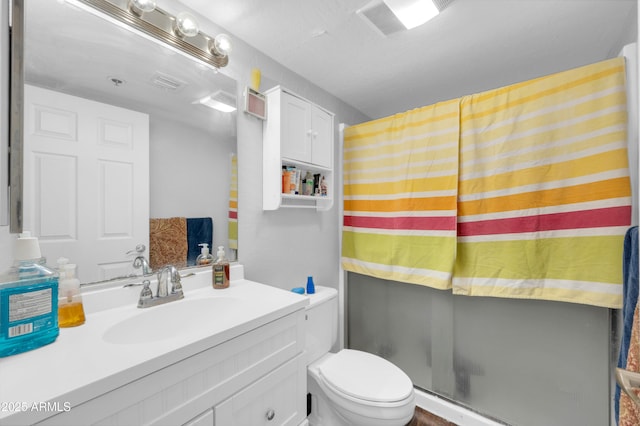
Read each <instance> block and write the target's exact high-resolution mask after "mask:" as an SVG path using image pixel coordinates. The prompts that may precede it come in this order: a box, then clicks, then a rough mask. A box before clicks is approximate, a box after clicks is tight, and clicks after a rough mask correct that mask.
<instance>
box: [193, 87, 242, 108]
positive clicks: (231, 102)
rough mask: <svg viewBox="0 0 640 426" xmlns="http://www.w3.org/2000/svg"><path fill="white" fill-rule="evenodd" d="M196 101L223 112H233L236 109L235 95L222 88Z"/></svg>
mask: <svg viewBox="0 0 640 426" xmlns="http://www.w3.org/2000/svg"><path fill="white" fill-rule="evenodd" d="M195 103H199V104H201V105H204V106H207V107H209V108H213V109H216V110H218V111H222V112H233V111H235V110H236V98H235V96H233V95H231V94H230V93H227V92H224V91H222V90H218V91H217V92H215V93H213V94H211V95H209V96H205V97H204V98H202V99H200V100H199V101H197V102H195Z"/></svg>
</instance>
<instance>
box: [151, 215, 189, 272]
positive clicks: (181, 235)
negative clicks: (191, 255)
mask: <svg viewBox="0 0 640 426" xmlns="http://www.w3.org/2000/svg"><path fill="white" fill-rule="evenodd" d="M149 246H150V247H149V263H150V265H151V268H153V270H156V269H158V268H161V267H163V266H165V265H173V266H175V267H177V268H182V267H185V266H186V265H187V251H188V246H187V219H186V218H184V217H170V218H166V219H149Z"/></svg>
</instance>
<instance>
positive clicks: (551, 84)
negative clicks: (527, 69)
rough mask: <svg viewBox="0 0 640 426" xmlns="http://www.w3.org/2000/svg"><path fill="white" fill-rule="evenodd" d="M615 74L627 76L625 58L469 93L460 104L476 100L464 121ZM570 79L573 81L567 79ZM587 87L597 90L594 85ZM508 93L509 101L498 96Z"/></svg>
mask: <svg viewBox="0 0 640 426" xmlns="http://www.w3.org/2000/svg"><path fill="white" fill-rule="evenodd" d="M578 75H581V76H578ZM612 76H613V77H617V78H618V79H619V80H618V81H621V79H622V78H624V77H623V76H624V58H614V59H610V60H608V61H602V62H599V63H596V64H592V65H587V66H585V67H581V68H577V69H574V70H569V71H564V72H560V73H556V74H551V75H548V76H544V77H540V78H537V79H533V80H529V81H526V82H523V83H518V84H513V85H510V86H506V87H503V88H500V89H495V90H490V91H487V92H484V93H480V94H477V95H473V96H469V97H466V98H463V100H462V103H461V105H462V108H463V110H464V108H465V107H466V106H467V104H468V103H473V112H469V113H467V114H464V115H462V121H466V120H476V119H478V118H481V117H486V116H490V115H494V114H497V113H499V112H500V111H502V110H504V109H510V108H514V107H516V106H521V105H524V104H526V103H529V102H532V101H535V100H538V99H541V98H545V97H549V96H553V95H556V94H557V93H558V92H561V91H566V90H570V89H574V88H578V87H580V86H582V85H585V84H589V83H594V82H596V81H597V80H600V79H606V78H608V77H612ZM568 79H569V80H570V81H567V80H568ZM605 83H607V84H610V80H605ZM585 87H586V86H585ZM587 89H588V90H592V91H593V90H594V88H593V86H591V87H588V88H587ZM506 96H508V102H506V101H504V102H499V101H497V100H496V98H500V97H506ZM483 102H487V104H485V105H484V106H483V105H482V103H483Z"/></svg>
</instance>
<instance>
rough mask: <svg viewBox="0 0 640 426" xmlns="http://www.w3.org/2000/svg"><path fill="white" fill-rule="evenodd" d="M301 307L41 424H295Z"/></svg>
mask: <svg viewBox="0 0 640 426" xmlns="http://www.w3.org/2000/svg"><path fill="white" fill-rule="evenodd" d="M303 350H304V310H301V309H299V310H297V311H295V312H293V313H291V314H288V315H286V316H284V317H282V318H279V319H277V320H275V321H272V322H269V323H267V324H265V325H262V326H260V327H258V328H255V329H253V330H251V331H248V332H246V333H243V334H241V335H239V336H237V337H234V338H232V339H230V340H228V341H226V342H224V343H222V344H219V345H216V346H214V347H210V348H206V349H203V350H202V351H200V352H197V353H195V354H193V355H190V356H188V357H186V358H183V359H181V360H179V361H177V362H173V363H171V364H170V365H168V366H166V367H164V368H161V369H159V370H157V371H155V372H153V373H152V374H149V375H145V376H143V377H141V378H139V379H137V380H135V381H133V382H131V383H128V384H126V385H125V386H121V387H118V388H116V389H113V390H112V391H110V392H108V393H106V394H104V395H102V396H100V397H98V398H95V399H92V400H89V401H87V402H85V403H83V404H81V405H79V406H75V407H72V409H71V410H70V411H68V412H61V413H60V414H58V415H55V416H53V417H49V418H48V419H45V420H44V421H42V422H41V423H38V424H43V425H69V426H71V425H88V424H96V425H114V426H115V425H138V424H145V425H189V426H204V425H207V426H214V425H215V426H232V425H238V426H240V425H243V426H244V425H252V426H254V425H263V424H264V425H269V426H271V425H287V426H289V425H298V424H300V423H301V422H302V421H303V420H304V419H305V418H306V385H307V383H306V380H307V379H306V377H307V376H306V365H305V362H304V355H303Z"/></svg>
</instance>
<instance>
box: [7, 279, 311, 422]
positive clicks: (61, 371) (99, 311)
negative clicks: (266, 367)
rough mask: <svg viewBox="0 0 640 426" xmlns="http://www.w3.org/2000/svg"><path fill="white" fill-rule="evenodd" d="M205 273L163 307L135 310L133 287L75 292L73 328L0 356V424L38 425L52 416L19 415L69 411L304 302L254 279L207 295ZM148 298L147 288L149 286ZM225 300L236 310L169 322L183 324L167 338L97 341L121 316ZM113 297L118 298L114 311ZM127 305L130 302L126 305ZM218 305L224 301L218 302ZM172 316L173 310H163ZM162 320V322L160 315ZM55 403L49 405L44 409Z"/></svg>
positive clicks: (187, 281) (210, 290)
mask: <svg viewBox="0 0 640 426" xmlns="http://www.w3.org/2000/svg"><path fill="white" fill-rule="evenodd" d="M210 276H211V273H210V268H206V271H198V272H197V274H196V275H195V276H192V277H188V278H184V279H183V280H182V284H183V288H184V299H182V300H178V301H174V302H170V303H168V304H166V305H161V306H155V307H151V308H146V309H139V308H137V306H136V302H135V301H137V295H138V294H139V292H140V289H141V287H128V288H122V286H121V285H118V286H117V287H115V288H110V289H102V290H97V291H93V292H91V291H90V292H87V293H86V294H85V293H83V299H84V302H85V303H84V305H85V313H86V318H87V319H86V322H85V324H83V325H81V326H78V327H73V328H61V329H60V335H59V336H58V338H57V340H56V341H55V342H54V343H52V344H49V345H46V346H43V347H41V348H38V349H35V350H32V351H29V352H25V353H22V354H18V355H13V356H10V357H6V358H0V424H1V425H9V424H20V423H32V422H34V421H40V420H42V419H45V418H47V417H49V416H51V415H53V414H55V413H52V412H50V411H49V412H47V411H46V410H44V411H40V410H38V409H36V410H34V411H33V412H24V413H21V412H19V410H21V409H24V408H26V409H27V411H30V410H31V409H32V407H34V405H33V404H34V403H35V404H36V407H41V406H40V405H39V404H40V403H44V402H54V401H55V402H58V403H59V404H58V406H59V407H60V408H61V409H64V408H65V407H69V408H70V409H73V407H74V406H77V405H79V404H81V403H83V402H85V401H88V400H89V399H92V398H95V397H97V396H100V395H102V394H104V393H106V392H108V391H110V390H112V389H114V388H116V387H119V386H122V385H124V384H127V383H130V382H132V381H134V380H136V379H138V378H140V377H143V376H145V375H147V374H149V373H152V372H154V371H157V370H159V369H161V368H163V367H166V366H167V365H170V364H172V363H174V362H177V361H179V360H182V359H184V358H186V357H188V356H191V355H193V354H196V353H198V352H201V351H203V350H205V349H208V348H210V347H213V346H216V345H218V344H220V343H222V342H225V341H227V340H229V339H232V338H234V337H236V336H239V335H240V334H242V333H246V332H247V331H250V330H252V329H255V328H257V327H260V326H261V325H264V324H266V323H268V322H271V321H273V320H275V319H278V318H281V317H283V316H285V315H288V314H290V313H292V312H294V311H296V310H299V309H303V308H304V306H305V305H307V304H308V300H307V298H306V297H302V296H300V295H298V294H295V293H291V292H288V291H284V290H281V289H278V288H275V287H271V286H267V285H264V284H259V283H256V282H252V281H248V280H244V279H238V280H234V281H232V283H231V286H230V287H229V288H228V289H223V290H214V289H213V288H212V287H211V285H210V282H211V281H210V280H211V278H210ZM152 289H153V290H154V294H155V284H154V285H152ZM205 298H233V299H236V300H239V301H240V302H241V303H238V304H237V305H234V306H237V309H229V310H226V311H228V313H226V314H225V315H220V313H219V312H215V310H214V309H212V312H210V318H209V317H207V318H206V319H205V320H204V321H203V320H202V317H201V318H200V321H197V322H194V321H193V320H191V319H190V318H189V316H190V315H183V317H180V318H174V319H173V320H175V321H176V322H177V323H178V324H180V325H181V326H182V327H184V332H182V331H180V332H179V333H176V334H175V336H172V337H169V338H166V339H162V340H156V341H149V342H142V343H138V342H136V343H110V342H108V341H107V340H106V339H104V338H103V335H104V334H105V332H107V330H108V329H109V328H110V327H111V326H113V325H114V324H116V323H118V322H119V321H122V320H126V319H127V318H130V317H133V316H136V315H144V314H145V313H147V311H148V312H150V311H151V310H157V312H154V314H158V313H160V311H159V310H162V309H163V308H168V307H170V306H171V305H174V304H179V303H190V302H189V301H190V300H195V299H205ZM118 300H126V304H125V305H124V306H120V307H113V306H115V305H117V301H118ZM131 300H134V302H133V303H131ZM223 303H224V302H223ZM167 312H169V313H172V312H175V310H167ZM163 320H164V318H163ZM52 407H56V406H55V405H53V406H52V405H50V406H49V407H48V409H49V410H51V409H52Z"/></svg>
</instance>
